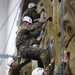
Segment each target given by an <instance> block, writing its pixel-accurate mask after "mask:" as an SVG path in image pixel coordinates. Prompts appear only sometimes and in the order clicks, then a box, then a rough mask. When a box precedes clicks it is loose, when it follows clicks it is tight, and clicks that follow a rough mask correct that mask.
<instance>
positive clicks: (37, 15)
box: [32, 11, 40, 19]
mask: <svg viewBox="0 0 75 75" xmlns="http://www.w3.org/2000/svg"><path fill="white" fill-rule="evenodd" d="M32 17H33V19H37V18H40V14H39V13H37V12H36V11H32Z"/></svg>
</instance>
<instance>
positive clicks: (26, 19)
mask: <svg viewBox="0 0 75 75" xmlns="http://www.w3.org/2000/svg"><path fill="white" fill-rule="evenodd" d="M22 21H26V22H29V23H32V19H31V18H30V17H29V16H25V17H24V18H23V19H22Z"/></svg>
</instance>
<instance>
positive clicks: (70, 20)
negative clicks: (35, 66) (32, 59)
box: [23, 0, 75, 75]
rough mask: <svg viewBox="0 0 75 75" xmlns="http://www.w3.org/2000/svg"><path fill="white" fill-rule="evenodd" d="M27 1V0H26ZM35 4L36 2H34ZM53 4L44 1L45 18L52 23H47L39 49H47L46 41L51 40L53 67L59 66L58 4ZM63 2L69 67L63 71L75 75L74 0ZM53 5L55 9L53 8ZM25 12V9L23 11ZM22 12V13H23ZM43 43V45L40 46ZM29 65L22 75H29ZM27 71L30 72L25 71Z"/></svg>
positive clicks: (65, 43)
mask: <svg viewBox="0 0 75 75" xmlns="http://www.w3.org/2000/svg"><path fill="white" fill-rule="evenodd" d="M27 1H29V0H27ZM34 1H35V2H36V1H38V0H34ZM55 1H56V2H55V4H53V5H52V4H51V1H50V0H44V6H45V9H46V14H47V16H52V17H53V21H52V22H48V25H47V27H46V29H47V30H46V31H45V34H44V36H45V37H43V39H44V41H43V40H42V41H41V43H40V47H42V45H44V48H46V47H47V45H48V44H47V42H48V39H51V45H52V48H51V49H52V55H53V56H54V57H55V67H58V66H59V65H60V49H61V48H60V37H61V34H60V29H61V28H60V25H59V24H60V23H59V20H60V15H59V3H58V0H55ZM63 1H64V49H65V48H66V49H67V51H69V52H70V60H69V66H67V67H66V69H65V75H75V65H74V64H75V0H63ZM54 5H55V9H54V8H53V6H54ZM24 10H25V9H24ZM24 10H23V11H24ZM42 42H43V44H42ZM31 67H32V66H31V63H29V65H28V64H27V65H26V68H23V75H30V74H29V73H31V69H32V68H31ZM25 69H26V70H27V69H29V70H30V72H29V71H26V70H25Z"/></svg>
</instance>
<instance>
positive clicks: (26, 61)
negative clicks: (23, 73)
mask: <svg viewBox="0 0 75 75" xmlns="http://www.w3.org/2000/svg"><path fill="white" fill-rule="evenodd" d="M30 61H31V60H30V59H26V60H25V61H24V63H21V64H20V65H19V68H21V67H23V66H24V65H26V64H28V63H29V62H30Z"/></svg>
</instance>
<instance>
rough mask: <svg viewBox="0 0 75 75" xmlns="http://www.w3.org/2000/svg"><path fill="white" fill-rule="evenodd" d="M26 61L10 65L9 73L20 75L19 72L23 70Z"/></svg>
mask: <svg viewBox="0 0 75 75" xmlns="http://www.w3.org/2000/svg"><path fill="white" fill-rule="evenodd" d="M25 63H26V62H24V63H22V64H20V65H17V66H16V67H10V69H9V75H19V72H20V70H21V68H22V67H23V66H24V65H25Z"/></svg>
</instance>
